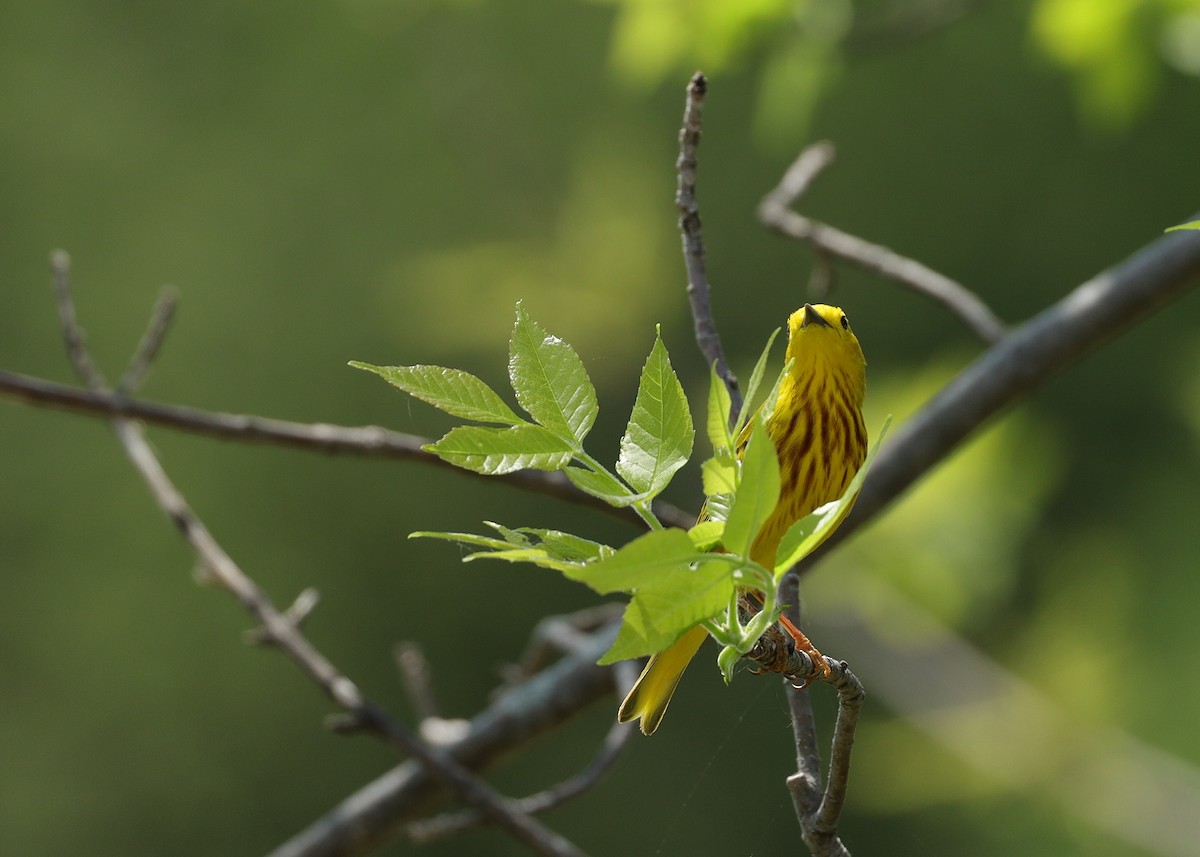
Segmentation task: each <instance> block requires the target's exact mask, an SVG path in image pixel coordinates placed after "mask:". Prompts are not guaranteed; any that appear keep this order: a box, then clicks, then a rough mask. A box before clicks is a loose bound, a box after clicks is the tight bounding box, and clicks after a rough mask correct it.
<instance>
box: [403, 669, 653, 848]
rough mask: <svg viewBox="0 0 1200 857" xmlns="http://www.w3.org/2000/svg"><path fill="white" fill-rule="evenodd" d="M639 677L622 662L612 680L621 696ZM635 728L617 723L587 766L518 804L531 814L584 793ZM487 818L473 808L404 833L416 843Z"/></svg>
mask: <svg viewBox="0 0 1200 857" xmlns="http://www.w3.org/2000/svg"><path fill="white" fill-rule="evenodd" d="M637 677H638V670H637V667H636V666H635V665H634V662H632V661H622V662H621V663H618V664H614V665H613V680H614V684H615V689H616V693H617V697H618V698H621V697H623V696H624V695H625V694H626V693H628V692H629V689H630V688H631V687H633V683H634V681H636V680H637ZM636 731H637V730H636V729H634V728H633V726H632V724H629V723H614V724H613V725H612V728H611V729H609V730H608V735H606V736H605V738H604V742H603V743H602V744H601V745H600V749H599V751H598V752H597V753H596V755H595V757H594V758H593V759H592V760H591V762H589V763H588V766H587V767H586V768H584V769H583V770H582V771H580V772H579V773H578V774H576V775H575V776H573V777H571V778H570V779H567V780H564V781H563V782H561V783H559V784H557V785H555V786H552V787H551V788H548V789H546V790H544V791H541V792H538V793H537V794H535V795H530V796H529V797H527V798H522V799H521V800H519V801H516V806H517V807H519V808H520V809H521V810H522V811H523V812H526V813H529V814H530V815H532V814H535V813H540V812H546V811H547V810H550V809H553V808H554V807H556V806H559V805H561V804H563V803H565V802H567V801H568V800H570V799H572V798H575V797H578V796H579V795H581V794H583V793H584V792H586V791H587V790H588V789H590V788H591V787H592V786H594V785H596V784H597V783H598V782H599V781H600V778H601V777H602V776H604V774H606V773H608V769H609V768H611V767H612V766H613V763H614V762H616V761H617V759H618V758H619V757H620V755H621V752H622V751H623V750H624V749H625V748H626V747H627V746H628V745H629V739H630V738H632V737H633V735H634V734H635V733H636ZM487 821H488V818H487V816H486V815H484V814H483V813H482V812H480V811H479V810H474V809H472V810H466V811H465V812H457V813H451V814H448V815H443V816H439V817H437V818H431V819H428V820H425V821H417V822H414V823H412V824H410V825H409V826H408V827H407V829H406V830H405V832H406V833H407V834H408V837H409V838H410V839H412V840H413V841H414V842H417V843H422V844H423V843H426V842H432V841H433V840H435V839H444V838H446V837H447V836H452V835H455V834H458V833H462V832H463V831H465V830H469V829H470V828H472V827H478V826H479V825H481V824H484V823H486V822H487Z"/></svg>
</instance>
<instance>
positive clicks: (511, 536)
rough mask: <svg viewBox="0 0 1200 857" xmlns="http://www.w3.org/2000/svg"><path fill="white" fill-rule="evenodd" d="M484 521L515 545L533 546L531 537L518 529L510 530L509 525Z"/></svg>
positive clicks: (520, 546)
mask: <svg viewBox="0 0 1200 857" xmlns="http://www.w3.org/2000/svg"><path fill="white" fill-rule="evenodd" d="M483 523H484V525H485V526H488V527H491V528H492V529H493V530H495V531H496V532H498V533H499V534H500V535H501V537H503V539H504V541H505V542H507V543H508V544H510V545H512V546H513V547H518V548H527V547H531V546H532V543H531V542H530V541H529V537H528V536H526V535H525V534H524V533H522V532H520V531H518V530H510V529H509V528H508V527H506V526H504V525H503V524H497V523H496V522H495V521H484V522H483Z"/></svg>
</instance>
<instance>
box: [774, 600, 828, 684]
mask: <svg viewBox="0 0 1200 857" xmlns="http://www.w3.org/2000/svg"><path fill="white" fill-rule="evenodd" d="M779 624H780V625H782V626H783V628H784V630H785V631H787V632H788V634H790V635H791V637H792V639H793V640H795V641H796V648H797V649H799V650H800V651H802V652H804V654H806V655H808V656H809V657H810V658H811V659H812V662H813V666H815V667H816V668H817V670H818V671H820V674H821V678H829V676H830V674H831V673H832V672H833V671H832V670H831V669H829V664H827V663H826V662H825V656H824V655H823V654H821V653H820V652H818V651H817V647H816V646H814V645H813V644H812V640H810V639H808V637H807V636H805V634H804V632H803V631H801V630H800V629H799V628H797V627H796V625H795V623H794V622H792V620H791V619H789V618H788V617H787V616H784V615H783V614H782V613H781V614H780V615H779ZM813 678H816V676H813ZM809 681H812V679H809ZM805 684H806V685H807V684H808V682H807V681H806V682H805Z"/></svg>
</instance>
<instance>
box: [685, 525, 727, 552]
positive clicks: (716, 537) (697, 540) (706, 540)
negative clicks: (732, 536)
mask: <svg viewBox="0 0 1200 857" xmlns="http://www.w3.org/2000/svg"><path fill="white" fill-rule="evenodd" d="M724 532H725V522H724V521H713V520H707V521H701V522H700V523H698V524H696V526H694V527H692V528H691V529H690V530H688V531H687V533H688V538H690V539H691V540H692V544H693V545H694V546H695V548H696V550H698V551H710V550H712V549H713V548H715V547H716V546H717V545H719V544H720V543H721V535H722V534H723V533H724Z"/></svg>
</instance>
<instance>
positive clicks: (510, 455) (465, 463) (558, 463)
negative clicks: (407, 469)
mask: <svg viewBox="0 0 1200 857" xmlns="http://www.w3.org/2000/svg"><path fill="white" fill-rule="evenodd" d="M422 448H423V449H426V450H428V451H429V452H432V453H434V454H435V455H437V456H438V457H439V458H441V459H442V460H443V461H448V462H449V463H451V464H454V465H456V466H458V467H462V468H465V469H467V470H474V471H475V472H476V473H484V474H487V475H489V476H495V475H498V474H501V473H512V472H513V471H515V470H527V469H532V470H561V469H562V468H564V467H566V466H567V463H568V462H569V461H570V460H571V457H572V455H573V454H574V450H573V449H572V447H571V445H570V444H569V443H568V442H567V441H566V440H564V439H563V438H560V437H558V436H557V435H556V434H554V433H553V432H551V431H549V430H547V429H544V428H542V427H541V426H535V425H529V424H525V425H519V426H513V427H512V428H504V429H501V428H484V427H483V426H459V427H458V428H454V429H451V430H450V431H449V432H448V433H447V434H446V436H445V437H443V438H442V439H441V440H439V441H437V442H436V443H431V444H427V445H426V446H424V447H422Z"/></svg>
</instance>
